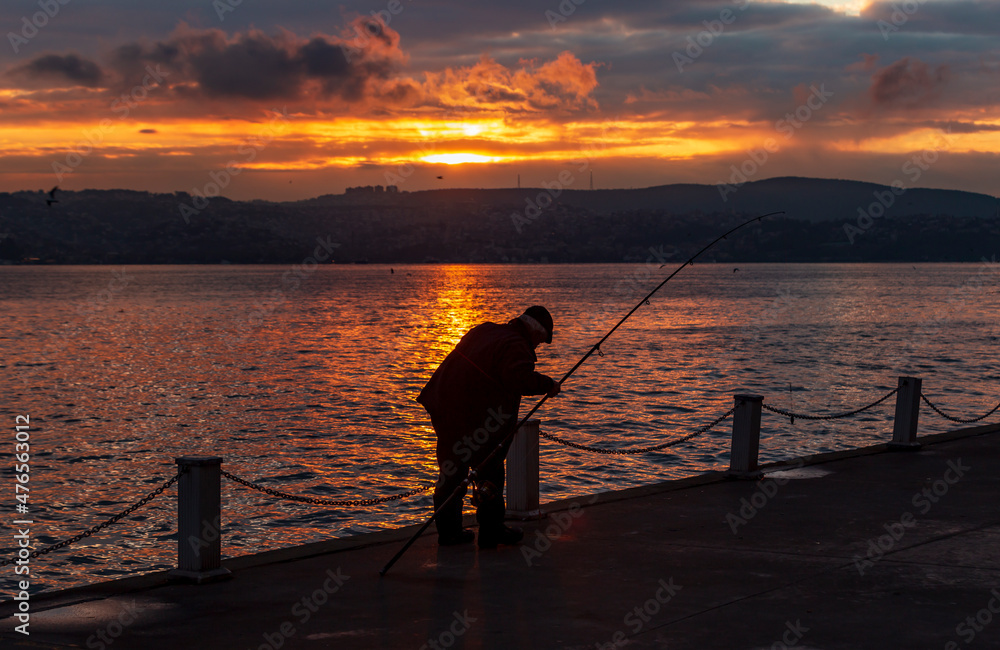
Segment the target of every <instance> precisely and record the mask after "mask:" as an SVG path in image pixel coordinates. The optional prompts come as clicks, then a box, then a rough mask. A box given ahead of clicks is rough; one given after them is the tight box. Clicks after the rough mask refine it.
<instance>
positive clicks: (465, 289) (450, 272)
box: [426, 265, 488, 362]
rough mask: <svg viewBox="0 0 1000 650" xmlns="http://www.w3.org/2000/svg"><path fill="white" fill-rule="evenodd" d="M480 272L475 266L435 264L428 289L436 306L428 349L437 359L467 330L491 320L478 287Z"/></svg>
mask: <svg viewBox="0 0 1000 650" xmlns="http://www.w3.org/2000/svg"><path fill="white" fill-rule="evenodd" d="M480 276H481V270H478V269H476V267H473V266H468V265H447V266H438V267H434V269H433V272H432V274H431V276H430V277H429V278H428V279H427V282H426V284H427V287H426V291H427V293H428V294H429V296H430V297H431V302H433V307H432V320H431V328H430V332H429V334H430V336H429V338H428V339H427V345H426V349H428V350H432V351H434V353H435V358H436V359H437V361H438V362H440V361H441V360H443V358H444V355H446V354H447V353H448V352H450V351H451V350H452V348H454V347H455V345H456V344H457V343H458V341H459V340H460V339H461V338H462V337H463V336H465V333H466V332H468V331H469V330H470V329H472V328H473V327H475V326H476V325H478V324H480V323H483V322H485V321H486V320H488V318H487V313H486V310H485V309H484V304H483V300H482V294H481V293H480V294H477V293H476V291H475V288H476V285H477V284H478V282H476V280H478V279H479V277H480ZM442 353H443V354H442ZM432 360H433V359H432Z"/></svg>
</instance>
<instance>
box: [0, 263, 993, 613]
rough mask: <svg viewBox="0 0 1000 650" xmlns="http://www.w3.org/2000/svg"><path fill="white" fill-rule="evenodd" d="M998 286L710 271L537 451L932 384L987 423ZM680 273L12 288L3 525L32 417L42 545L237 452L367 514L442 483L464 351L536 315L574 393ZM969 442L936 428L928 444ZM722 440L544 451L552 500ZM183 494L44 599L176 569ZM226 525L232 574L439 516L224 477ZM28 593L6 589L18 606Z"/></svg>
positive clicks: (145, 280) (633, 339) (43, 580)
mask: <svg viewBox="0 0 1000 650" xmlns="http://www.w3.org/2000/svg"><path fill="white" fill-rule="evenodd" d="M997 267H998V265H996V264H965V265H917V266H913V265H910V264H901V265H747V264H741V265H739V267H738V270H736V268H735V267H734V266H728V265H715V264H704V265H701V264H699V265H696V266H694V267H691V268H688V269H685V270H684V271H683V272H681V273H680V274H679V275H678V276H677V277H676V278H675V279H674V280H673V281H672V282H670V283H669V284H667V285H666V287H664V289H663V290H662V291H661V292H660V293H659V294H657V295H656V296H655V297H654V298H653V300H652V301H651V304H650V305H649V306H644V307H642V308H641V309H640V310H639V311H638V312H637V313H636V314H635V315H634V316H633V317H632V318H631V319H630V320H629V321H628V322H627V323H626V324H625V325H624V326H623V327H622V328H621V329H620V330H619V331H618V332H616V333H615V335H614V336H613V337H612V338H611V339H609V340H608V341H607V342H606V343H605V345H604V346H603V352H604V356H601V357H598V356H596V355H595V356H594V357H592V358H591V359H589V360H588V361H587V363H586V364H584V365H583V366H582V367H581V368H580V370H579V371H577V373H576V374H575V375H574V376H573V377H572V378H571V379H570V381H569V382H567V384H566V386H565V392H564V394H563V395H561V396H560V397H559V398H557V399H555V400H550V401H549V402H547V403H546V404H545V405H544V406H543V408H542V409H541V410H540V411H539V414H538V416H539V417H540V418H541V419H542V420H543V425H542V426H543V430H546V431H549V432H551V433H554V434H556V435H559V436H562V437H565V438H569V439H572V440H574V441H578V442H582V443H586V444H597V445H604V446H609V447H614V446H620V447H628V446H646V445H651V444H657V443H660V442H664V441H666V440H669V439H670V438H671V437H676V436H681V435H684V434H686V433H689V432H691V431H693V430H694V429H696V428H698V427H699V426H701V425H704V424H707V423H708V422H711V421H712V420H713V419H715V418H716V417H717V416H719V415H721V414H723V413H725V412H726V411H727V410H728V409H729V408H730V407H731V406H732V403H733V395H734V394H737V393H743V392H750V393H759V394H762V395H764V396H765V401H766V403H769V404H771V405H773V406H777V407H781V408H786V409H787V408H791V409H794V410H795V411H799V412H807V413H830V412H837V411H845V410H850V409H852V408H855V407H857V406H861V405H864V404H866V403H868V402H871V401H873V400H874V399H876V398H878V397H880V396H881V395H884V394H885V393H886V392H888V391H889V390H891V389H892V388H894V387H895V386H896V381H897V379H896V378H897V377H898V376H900V375H916V376H920V377H923V378H924V392H925V393H926V394H927V395H929V396H931V397H932V399H934V400H935V401H936V402H938V403H939V404H940V405H941V406H942V407H943V408H945V409H947V410H949V411H951V412H953V413H955V414H956V415H961V416H965V417H969V416H974V415H980V414H982V413H984V412H986V411H987V410H989V409H990V408H991V407H992V406H993V405H994V404H995V403H996V402H997V401H998V399H1000V398H998V395H1000V390H998V383H1000V382H998V379H1000V364H998V361H997V354H996V352H997V349H996V348H997V341H998V337H1000V326H998V321H997V314H998V307H1000V294H998V290H1000V273H998V271H1000V269H998V268H997ZM670 270H672V269H670V268H665V269H658V268H656V267H654V266H648V265H641V264H640V265H624V264H618V265H580V266H568V265H565V266H499V265H498V266H409V267H398V266H397V267H395V268H394V269H393V271H394V272H390V268H389V267H387V266H374V265H372V266H368V265H362V266H332V265H331V266H323V267H319V268H316V269H314V270H313V271H311V272H308V273H306V274H305V275H304V276H303V277H298V276H295V275H292V274H290V273H289V267H278V266H183V267H181V266H174V267H162V266H156V267H153V266H149V267H125V268H117V267H0V305H2V308H3V311H2V312H0V345H2V349H3V356H2V358H0V373H2V374H0V395H2V396H3V400H2V402H0V418H2V419H3V420H4V421H5V425H4V427H3V428H4V430H6V431H8V434H7V441H6V442H2V447H0V451H2V458H3V467H2V473H0V477H2V485H0V491H2V494H3V499H2V500H0V503H6V504H8V505H7V506H3V507H5V508H8V509H9V513H10V515H11V516H10V517H8V516H7V515H6V514H5V515H4V517H3V518H4V519H5V520H6V519H11V520H12V519H13V508H14V503H15V502H14V487H13V477H12V474H13V458H12V455H11V452H12V451H13V442H14V424H15V421H14V418H15V415H18V414H24V415H29V416H30V418H31V430H30V434H31V443H32V460H31V484H30V486H31V493H30V507H31V515H32V519H33V521H34V522H35V523H34V525H33V528H32V532H33V535H34V536H35V540H36V543H37V544H39V545H45V544H50V543H53V542H56V541H59V540H61V539H63V538H65V537H68V536H70V535H72V534H74V533H77V532H80V531H82V530H84V529H86V528H88V527H90V526H92V525H94V524H95V523H98V522H100V521H102V520H103V519H106V518H107V517H109V516H111V515H112V514H115V513H116V512H118V511H120V510H122V509H124V507H126V506H127V505H129V504H130V503H132V502H134V501H135V500H137V499H138V498H139V497H141V496H142V495H144V494H146V493H148V492H150V491H151V490H153V489H154V488H155V487H157V486H158V485H160V484H161V483H162V482H163V481H164V480H166V479H167V478H169V477H170V476H172V475H173V474H174V473H175V471H176V469H175V468H176V466H175V464H174V458H175V457H177V456H181V455H191V454H214V455H220V456H222V457H224V458H225V464H224V468H226V469H228V470H229V471H231V472H233V473H235V474H237V475H240V476H244V477H247V478H250V479H253V480H257V481H260V482H263V483H265V484H267V485H269V486H272V487H276V488H279V489H283V490H286V491H290V492H294V493H297V494H311V495H317V496H327V497H333V498H367V497H372V496H381V495H385V494H390V493H392V492H393V491H399V490H401V489H404V488H409V487H414V486H420V485H426V484H429V483H431V482H433V479H434V476H435V471H436V466H435V463H434V452H433V448H434V445H433V432H432V430H431V429H430V423H429V421H428V419H427V417H426V414H425V412H424V410H423V408H422V407H421V406H420V405H419V404H417V403H416V402H415V401H414V398H415V397H416V395H417V393H418V392H419V390H420V388H421V387H422V386H423V384H424V382H425V381H426V380H427V378H428V377H429V376H430V374H431V373H432V372H433V370H434V368H435V367H436V366H437V364H438V363H439V362H440V361H441V359H442V358H443V357H444V356H445V354H447V352H448V351H449V350H450V349H451V347H452V346H453V345H454V344H455V343H456V342H457V341H458V339H459V338H460V337H461V336H462V334H463V333H465V332H466V331H467V330H468V329H469V328H471V327H472V326H474V325H476V324H478V323H480V322H482V321H485V320H493V321H505V320H507V319H509V318H510V317H512V316H514V315H516V314H517V313H520V311H521V310H522V309H523V308H524V307H526V306H528V305H530V304H535V303H539V304H544V305H546V306H548V308H549V309H550V311H551V312H552V313H553V315H554V317H555V321H556V334H555V339H554V341H553V345H551V346H544V345H543V346H541V348H540V350H539V357H540V363H539V370H541V371H542V372H545V373H547V374H551V375H554V376H561V375H562V374H563V373H564V372H566V371H567V370H568V369H569V368H570V367H572V365H573V364H574V363H575V362H576V361H577V360H578V359H579V358H580V357H581V356H582V355H583V354H584V353H585V352H586V351H587V349H589V347H590V346H591V345H592V344H593V343H594V342H596V340H597V339H599V338H600V336H601V335H602V334H603V333H604V332H605V331H607V330H608V329H609V328H610V327H611V326H612V325H614V323H615V322H616V321H617V320H618V319H619V318H620V317H621V316H622V315H624V314H625V313H626V312H627V311H628V310H629V309H630V308H631V307H632V306H633V305H634V304H635V303H636V302H637V301H638V299H639V298H641V297H642V295H644V294H645V293H646V291H648V290H649V289H650V288H652V287H653V286H655V285H656V283H657V282H658V281H659V280H660V279H662V278H663V277H665V276H666V274H667V273H668V272H669V271H670ZM525 403H526V404H527V405H530V404H532V403H533V402H532V401H531V400H530V398H529V399H528V400H526V402H525ZM892 407H893V400H891V399H890V400H889V401H887V402H886V403H885V404H883V405H882V406H880V407H878V408H876V409H873V410H871V411H867V412H865V413H863V414H861V415H859V416H857V417H854V418H849V419H843V420H836V421H829V422H804V421H796V422H795V424H794V425H793V424H790V423H789V422H788V420H787V419H782V418H779V417H777V416H774V415H771V414H767V413H765V415H764V419H763V425H762V441H761V458H762V461H765V462H766V461H771V460H777V459H781V458H789V457H794V456H799V455H802V454H808V453H816V452H822V451H830V450H836V449H844V448H849V447H857V446H862V445H868V444H873V443H875V442H880V441H885V440H886V439H887V437H889V436H890V432H891V417H892ZM523 408H525V409H526V408H527V406H525V407H523ZM992 419H996V418H992ZM953 426H954V425H949V424H948V423H947V422H946V421H944V420H942V419H941V418H939V417H936V416H934V415H933V414H932V413H929V412H928V411H927V410H926V408H925V409H924V410H923V411H922V413H921V432H922V433H932V432H936V431H942V430H946V429H949V428H953ZM730 432H731V424H730V422H729V421H726V422H724V423H722V424H720V425H719V426H718V427H716V428H715V429H713V430H712V431H710V432H708V433H706V434H704V435H702V436H699V437H697V438H695V439H693V440H691V441H690V442H686V443H683V444H681V445H679V446H677V447H675V448H673V449H671V450H669V453H661V454H646V455H642V456H635V457H623V456H607V455H594V454H588V453H584V452H580V451H576V450H573V449H569V448H566V447H562V446H557V445H554V444H552V443H548V442H543V443H542V486H541V489H542V494H543V497H542V498H543V500H544V501H549V500H554V499H559V498H564V497H571V496H575V495H581V494H587V493H592V492H595V491H602V490H611V489H617V488H623V487H628V486H634V485H639V484H644V483H650V482H654V481H659V480H662V479H664V478H673V477H682V476H689V475H692V474H697V473H700V472H704V471H706V470H711V469H719V468H722V467H724V466H725V465H726V463H727V462H728V453H729V448H728V444H729V435H730ZM175 494H176V491H175V489H174V488H171V489H170V490H169V491H168V492H166V493H164V494H163V495H162V496H160V497H159V498H158V499H156V500H155V501H153V502H152V503H151V504H150V505H148V506H146V507H145V508H143V509H142V510H140V511H138V512H137V513H136V514H135V515H134V516H133V517H131V518H129V519H127V520H125V521H123V522H121V523H119V524H117V525H115V526H113V527H111V528H109V529H107V530H105V531H102V532H101V533H99V534H98V535H95V536H93V537H91V538H89V539H86V540H83V541H81V542H79V543H77V544H75V545H73V546H72V547H70V548H69V549H67V550H63V551H59V552H57V553H54V554H51V555H49V556H46V557H44V558H39V559H38V560H36V561H35V564H34V567H35V568H34V571H33V573H34V577H35V582H34V584H35V585H36V586H38V585H42V586H44V588H45V589H54V588H61V587H65V586H70V585H74V584H81V583H86V582H97V581H101V580H106V579H110V578H113V577H118V576H121V575H124V574H130V573H136V572H144V571H150V570H155V569H163V568H168V567H170V566H172V565H173V563H174V561H175V557H176V543H177V542H176V538H175V536H174V532H175V531H174V529H175V518H176V515H175V503H176V498H175ZM223 503H224V506H223V507H224V512H223V517H224V521H225V538H224V547H223V552H224V554H225V555H227V556H236V555H245V554H248V553H253V552H257V551H260V550H265V549H271V548H278V547H282V546H288V545H293V544H299V543H303V542H308V541H315V540H320V539H326V538H330V537H338V536H344V535H350V534H354V533H359V532H364V531H371V530H377V529H382V528H388V527H396V526H400V525H405V524H409V523H414V522H417V521H421V520H422V519H423V518H424V517H426V516H428V515H429V510H430V496H429V495H422V496H420V497H415V498H411V499H407V500H404V501H399V502H390V503H388V504H386V505H383V506H379V507H375V508H366V509H334V508H324V507H315V506H309V505H303V504H297V503H290V502H279V501H274V500H272V499H271V498H270V497H266V496H264V495H261V494H258V493H252V492H250V491H248V490H247V489H245V488H243V487H241V486H238V485H235V484H233V483H230V482H228V481H226V482H224V485H223ZM5 528H9V526H5ZM8 545H9V543H6V544H5V543H2V542H0V546H8ZM12 577H13V574H12V572H10V571H9V569H8V570H6V572H5V573H4V574H3V576H2V579H3V580H4V581H6V582H5V583H4V584H5V586H6V585H8V584H10V578H12ZM5 593H6V590H5Z"/></svg>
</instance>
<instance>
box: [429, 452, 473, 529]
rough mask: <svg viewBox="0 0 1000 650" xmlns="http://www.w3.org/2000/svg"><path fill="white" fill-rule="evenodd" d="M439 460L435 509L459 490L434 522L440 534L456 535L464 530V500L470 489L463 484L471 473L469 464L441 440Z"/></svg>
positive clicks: (435, 487)
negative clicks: (461, 459)
mask: <svg viewBox="0 0 1000 650" xmlns="http://www.w3.org/2000/svg"><path fill="white" fill-rule="evenodd" d="M437 461H438V467H439V468H440V472H439V474H438V481H437V484H436V485H435V486H434V509H435V510H437V509H438V508H440V507H441V505H442V504H443V503H444V502H445V501H447V500H448V497H449V496H451V493H452V492H454V491H455V490H456V489H458V491H459V492H458V494H456V495H455V498H454V499H452V500H451V503H449V504H448V506H447V507H446V508H445V509H444V510H441V511H440V512H438V516H437V517H436V518H435V519H434V524H435V525H436V526H437V531H438V535H440V536H442V537H455V536H457V535H458V534H459V533H461V532H462V502H463V501H464V500H465V494H466V492H467V491H468V490H467V489H466V488H463V487H461V485H462V481H464V480H465V478H466V477H467V476H468V475H469V466H468V465H467V464H465V463H463V462H461V461H460V460H458V459H457V458H456V457H455V455H454V454H453V453H452V450H451V449H450V448H449V447H448V446H447V445H446V444H445V445H442V444H441V442H440V441H438V446H437Z"/></svg>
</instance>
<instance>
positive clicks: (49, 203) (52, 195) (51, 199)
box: [45, 185, 59, 208]
mask: <svg viewBox="0 0 1000 650" xmlns="http://www.w3.org/2000/svg"><path fill="white" fill-rule="evenodd" d="M58 189H59V186H58V185H56V186H55V187H53V188H52V189H51V190H49V198H47V199H45V205H47V206H49V207H50V208H51V207H52V204H53V203H59V199H57V198H56V190H58Z"/></svg>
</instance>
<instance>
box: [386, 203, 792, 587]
mask: <svg viewBox="0 0 1000 650" xmlns="http://www.w3.org/2000/svg"><path fill="white" fill-rule="evenodd" d="M776 214H785V212H784V210H779V211H777V212H768V213H767V214H762V215H760V216H759V217H754V218H753V219H750V220H748V221H744V222H743V223H741V224H740V225H738V226H736V227H735V228H732V229H730V230H728V231H726V232H725V233H724V234H722V235H720V236H719V237H716V238H715V239H713V240H712V241H711V243H709V244H708V245H706V246H705V247H704V248H702V249H701V250H700V251H698V252H697V253H695V254H694V255H692V256H691V257H689V258H688V259H687V261H686V262H684V263H683V264H681V265H680V266H678V267H677V268H676V269H675V270H674V272H673V273H671V274H670V275H668V276H667V278H666V279H665V280H664V281H663V282H661V283H660V284H658V285H656V287H655V288H654V289H653V290H652V291H650V292H649V293H647V294H646V296H645V297H644V298H643V299H642V300H640V301H639V302H638V303H636V305H635V307H633V308H632V309H631V310H630V311H629V312H628V313H627V314H625V315H624V316H623V317H622V319H621V320H620V321H618V323H617V324H616V325H615V326H614V327H612V328H611V329H610V330H609V331H608V333H607V334H605V335H604V336H603V337H601V340H600V341H598V342H597V343H595V344H594V345H593V346H592V347H591V348H590V349H589V350H588V351H587V353H586V354H585V355H583V357H582V358H581V359H580V360H579V361H577V362H576V365H574V366H573V367H572V368H570V369H569V372H567V373H566V374H565V375H563V378H562V379H560V380H559V384H558V385H559V386H560V387H562V385H563V383H564V382H565V381H566V380H567V379H569V378H570V376H571V375H572V374H573V373H574V372H576V371H577V369H578V368H579V367H580V366H582V365H583V364H584V362H585V361H586V360H587V359H589V358H590V357H591V356H592V355H593V354H594V353H595V352H600V349H601V345H602V344H603V343H604V342H605V341H607V340H608V338H610V336H611V335H612V334H614V333H615V331H616V330H617V329H618V328H619V327H621V326H622V325H623V324H624V323H625V321H627V320H628V319H629V318H630V317H631V316H632V314H634V313H635V312H637V311H639V308H640V307H642V306H643V305H647V304H649V299H650V298H652V297H653V294H655V293H656V292H657V291H659V290H660V289H661V288H662V287H663V285H665V284H666V283H668V282H670V280H672V279H673V278H674V276H675V275H677V274H678V273H680V272H681V270H683V269H684V267H686V266H689V265H691V264H693V263H694V261H695V260H696V259H697V258H698V257H699V256H700V255H701V254H702V253H704V252H705V251H707V250H708V249H710V248H712V247H713V246H715V245H716V244H718V243H719V242H720V241H722V240H723V239H726V238H727V237H729V235H731V234H733V233H734V232H736V231H737V230H739V229H740V228H743V227H744V226H748V225H750V224H752V223H754V222H756V221H761V220H762V219H764V218H766V217H771V216H774V215H776ZM548 398H549V396H548V395H543V396H542V399H540V400H538V403H537V404H535V406H534V407H532V409H531V410H530V411H528V413H527V414H526V415H525V416H524V417H523V418H521V419H520V421H519V422H518V423H517V426H515V427H514V428H513V429H512V430H511V431H510V433H508V434H507V435H506V436H504V438H503V440H501V441H500V443H499V444H498V445H497V446H496V447H495V448H494V449H493V451H492V452H490V454H489V455H488V456H487V457H486V458H485V459H484V460H483V461H482V462H481V463H479V464H478V465H476V467H474V468H472V469H470V470H469V475H468V476H467V477H466V478H465V480H464V481H462V483H461V484H460V485H459V486H458V487H457V488H455V489H454V490H453V491H452V493H451V494H450V495H449V496H448V498H447V499H445V501H444V503H442V504H441V505H440V506H438V507H437V508H436V509H435V510H434V513H433V514H432V515H431V518H430V519H428V520H427V521H426V522H424V525H423V526H421V527H420V529H419V530H418V531H417V532H416V533H414V534H413V536H412V537H411V538H410V539H409V541H407V542H406V544H404V545H403V548H401V549H399V551H398V552H397V553H396V554H395V555H394V556H392V559H391V560H389V562H388V563H387V564H386V565H385V566H384V567H382V570H381V571H379V572H378V574H379V577H382V576H385V574H386V573H388V571H389V569H391V568H392V566H393V565H394V564H395V563H396V561H397V560H399V558H401V557H403V554H404V553H406V551H407V550H408V549H409V548H410V546H412V545H413V543H414V542H415V541H417V539H418V538H419V537H420V536H421V535H423V534H424V531H425V530H427V529H428V528H429V527H430V525H431V524H432V523H433V522H434V520H435V519H437V516H438V514H440V512H441V511H442V510H444V509H445V508H446V507H447V506H448V504H449V503H451V502H452V501H453V500H454V499H455V497H456V496H458V494H459V492H463V493H464V491H465V490H466V489H468V487H469V484H470V483H473V482H475V480H476V478H477V477H478V476H479V472H480V470H482V468H483V467H485V466H486V465H488V464H489V462H490V461H491V460H493V458H494V457H495V456H496V455H497V454H498V453H500V451H501V450H502V449H504V447H505V446H506V445H507V442H508V441H509V440H510V439H512V438H513V437H514V435H516V434H517V431H518V429H520V428H521V427H522V426H523V425H524V423H525V422H527V421H528V420H529V419H530V418H531V416H532V415H534V414H535V411H537V410H538V409H539V408H541V406H542V404H544V403H545V401H546V400H547V399H548Z"/></svg>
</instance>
